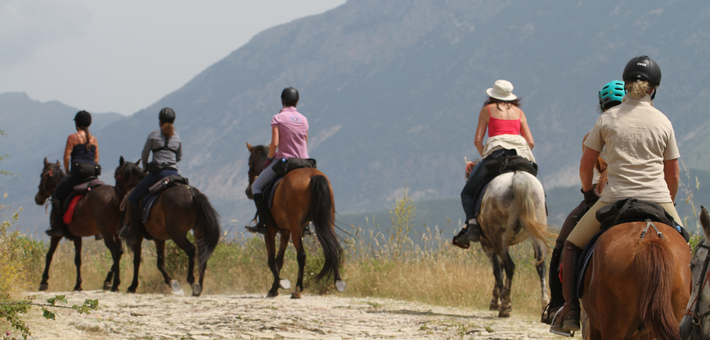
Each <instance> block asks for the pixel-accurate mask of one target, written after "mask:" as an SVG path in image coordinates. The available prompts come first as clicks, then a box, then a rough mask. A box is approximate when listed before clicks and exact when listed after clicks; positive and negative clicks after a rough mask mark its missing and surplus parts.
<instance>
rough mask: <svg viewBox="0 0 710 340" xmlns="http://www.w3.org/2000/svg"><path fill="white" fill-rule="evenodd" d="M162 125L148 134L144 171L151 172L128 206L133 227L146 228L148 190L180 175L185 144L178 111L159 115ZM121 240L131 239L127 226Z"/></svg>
mask: <svg viewBox="0 0 710 340" xmlns="http://www.w3.org/2000/svg"><path fill="white" fill-rule="evenodd" d="M158 122H159V123H160V129H157V130H154V131H153V132H151V133H150V134H148V139H147V140H146V141H145V146H144V147H143V153H142V154H141V156H142V157H141V161H142V162H143V169H144V170H145V171H147V172H148V175H147V176H146V177H145V178H144V179H142V180H141V181H140V182H139V183H138V185H136V187H135V188H134V189H133V191H132V192H131V194H130V195H128V204H129V205H131V206H130V208H129V209H127V210H128V211H129V215H130V216H129V218H130V225H134V226H137V225H140V224H142V223H141V218H140V212H139V209H138V202H139V201H140V200H141V198H143V197H144V196H145V195H147V194H148V189H150V187H151V186H153V184H155V183H157V182H158V181H160V180H161V179H163V178H165V177H168V176H172V175H177V174H178V166H177V163H178V162H180V160H181V159H182V140H181V139H180V135H178V134H177V132H175V128H174V127H173V123H174V122H175V111H173V109H171V108H169V107H166V108H163V109H162V110H160V113H159V114H158ZM151 152H152V153H153V160H152V161H151V162H150V163H149V162H148V156H150V153H151ZM119 236H120V237H121V238H123V239H126V238H127V237H128V236H129V232H128V228H126V227H125V226H124V228H123V229H121V232H120V235H119Z"/></svg>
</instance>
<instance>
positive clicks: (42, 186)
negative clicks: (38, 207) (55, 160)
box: [39, 164, 61, 200]
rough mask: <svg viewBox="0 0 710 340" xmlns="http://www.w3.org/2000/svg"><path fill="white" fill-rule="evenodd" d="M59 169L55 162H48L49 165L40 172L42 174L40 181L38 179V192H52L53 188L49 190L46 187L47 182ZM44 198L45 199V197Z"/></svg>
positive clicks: (48, 193) (50, 193)
mask: <svg viewBox="0 0 710 340" xmlns="http://www.w3.org/2000/svg"><path fill="white" fill-rule="evenodd" d="M57 171H60V173H61V169H60V167H59V166H58V165H56V164H49V166H48V167H47V168H46V169H45V170H44V171H43V172H42V175H40V181H39V190H40V193H44V194H45V195H48V196H51V195H52V192H53V191H54V190H49V189H48V188H47V183H48V182H49V181H50V180H51V179H53V178H54V175H55V172H57ZM45 200H46V199H45Z"/></svg>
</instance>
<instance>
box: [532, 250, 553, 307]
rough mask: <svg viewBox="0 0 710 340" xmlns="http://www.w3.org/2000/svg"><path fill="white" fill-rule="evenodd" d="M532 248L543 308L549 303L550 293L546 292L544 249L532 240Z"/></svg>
mask: <svg viewBox="0 0 710 340" xmlns="http://www.w3.org/2000/svg"><path fill="white" fill-rule="evenodd" d="M533 250H534V251H535V260H536V265H535V267H536V269H537V275H538V276H540V289H541V290H542V295H540V303H542V309H543V310H544V309H545V307H546V306H547V304H548V303H550V295H549V294H548V293H547V282H546V277H547V273H546V271H547V266H545V251H544V250H543V249H542V245H541V244H539V243H537V242H534V241H533Z"/></svg>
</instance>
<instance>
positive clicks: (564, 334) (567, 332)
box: [550, 308, 574, 338]
mask: <svg viewBox="0 0 710 340" xmlns="http://www.w3.org/2000/svg"><path fill="white" fill-rule="evenodd" d="M562 309H564V308H560V309H558V310H557V312H556V313H555V316H554V317H553V318H552V324H551V325H550V333H555V334H557V335H562V336H567V337H570V338H571V337H574V331H563V330H556V329H554V328H553V327H554V325H555V320H557V317H562V315H560V312H561V311H562ZM560 324H561V325H563V324H564V320H562V322H561V323H560Z"/></svg>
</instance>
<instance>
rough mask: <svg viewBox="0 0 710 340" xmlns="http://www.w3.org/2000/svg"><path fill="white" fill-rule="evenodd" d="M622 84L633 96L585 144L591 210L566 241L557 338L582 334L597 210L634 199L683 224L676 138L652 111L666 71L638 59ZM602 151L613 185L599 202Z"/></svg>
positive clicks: (584, 176) (583, 172) (584, 175)
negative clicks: (582, 296) (584, 258)
mask: <svg viewBox="0 0 710 340" xmlns="http://www.w3.org/2000/svg"><path fill="white" fill-rule="evenodd" d="M623 80H624V82H625V88H626V90H627V91H628V93H627V94H626V95H625V96H624V98H623V102H622V103H621V104H619V105H618V106H616V107H613V108H611V109H610V110H608V111H606V112H604V113H602V114H601V116H599V118H598V119H597V122H596V123H595V125H594V128H592V130H591V131H590V132H589V137H588V138H587V140H586V141H585V142H584V146H585V147H586V148H585V150H584V154H583V155H582V160H581V161H580V165H579V176H580V179H581V180H582V193H583V194H584V196H585V202H586V203H587V205H591V207H590V209H589V211H588V212H587V213H586V214H585V215H584V216H583V217H582V219H581V220H580V221H579V223H578V224H577V226H576V227H575V228H574V230H572V232H571V233H570V235H569V236H568V237H567V240H566V241H565V245H564V253H563V256H562V266H563V270H562V275H563V280H562V282H563V295H564V297H565V300H566V302H565V305H564V307H563V308H562V309H561V310H560V312H559V313H558V315H557V316H556V317H555V322H554V323H553V325H552V330H553V331H556V332H563V331H564V332H571V331H578V330H579V329H580V327H579V313H580V308H579V301H578V299H577V279H578V278H577V275H576V274H577V262H578V260H579V257H580V255H581V253H582V249H583V248H584V247H585V246H586V245H587V242H589V240H590V239H591V238H592V237H593V236H594V235H595V234H597V233H598V232H600V231H601V230H600V223H599V221H597V219H596V212H597V210H599V209H600V208H601V207H603V206H606V205H609V204H612V203H614V202H616V201H618V200H622V199H625V198H629V197H632V198H636V199H639V200H644V201H649V202H653V203H657V204H659V205H660V206H662V207H663V208H664V209H665V210H666V212H667V213H668V214H669V215H670V216H671V217H673V219H674V220H675V221H676V222H677V223H680V221H681V219H680V217H678V213H677V212H676V210H675V207H674V206H673V202H674V201H675V197H676V193H677V191H678V183H679V181H680V174H679V173H680V170H679V167H678V158H679V157H680V153H679V152H678V146H677V144H676V140H675V132H674V131H673V126H672V125H671V122H670V121H669V120H668V118H667V117H666V116H665V115H664V114H663V113H662V112H661V111H659V110H657V109H656V108H654V107H653V98H654V97H655V95H656V90H657V88H658V86H659V85H660V83H661V69H660V67H659V66H658V64H657V63H656V62H655V61H654V60H653V59H651V58H649V57H648V56H639V57H635V58H632V59H631V60H630V61H629V62H628V63H627V64H626V68H624V73H623ZM602 148H605V150H606V161H607V164H608V166H607V176H608V182H607V185H606V187H605V188H604V191H603V192H602V195H601V197H599V196H598V195H597V194H596V193H595V192H594V190H593V188H592V178H593V176H594V164H595V163H596V160H597V157H599V153H600V152H601V151H602Z"/></svg>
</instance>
